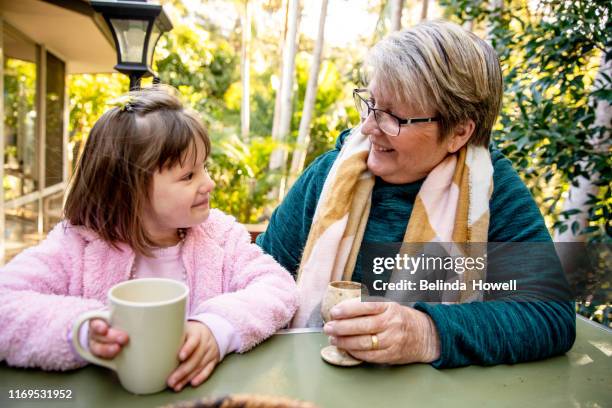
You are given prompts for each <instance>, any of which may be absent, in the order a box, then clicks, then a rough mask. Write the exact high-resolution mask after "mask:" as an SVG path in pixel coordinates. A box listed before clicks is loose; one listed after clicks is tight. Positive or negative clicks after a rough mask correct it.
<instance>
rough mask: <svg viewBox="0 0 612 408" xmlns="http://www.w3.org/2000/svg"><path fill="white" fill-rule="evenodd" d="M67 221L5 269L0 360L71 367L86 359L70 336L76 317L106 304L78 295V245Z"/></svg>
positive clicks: (0, 290) (1, 273)
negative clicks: (74, 258) (73, 249)
mask: <svg viewBox="0 0 612 408" xmlns="http://www.w3.org/2000/svg"><path fill="white" fill-rule="evenodd" d="M73 241H74V238H71V237H69V234H68V233H66V231H65V228H64V226H63V225H62V224H59V225H58V226H56V227H55V228H54V229H53V231H51V232H50V233H49V235H48V237H47V238H46V240H45V241H43V242H42V243H41V244H39V245H38V246H35V247H33V248H29V249H26V250H25V251H23V252H21V253H20V254H19V255H17V256H16V257H15V258H14V259H13V260H12V261H11V262H9V263H8V264H7V265H5V266H4V267H3V268H1V269H0V298H1V299H2V301H1V302H0V327H1V328H2V329H1V330H0V360H6V362H7V364H9V365H12V366H19V367H40V368H42V369H45V370H67V369H71V368H77V367H80V366H83V365H84V364H85V362H84V360H82V359H81V358H79V357H78V356H77V355H75V353H74V352H73V350H72V348H71V346H70V344H69V342H68V341H67V338H68V333H69V331H70V330H71V329H72V324H73V322H74V320H75V319H76V318H77V317H78V316H79V315H80V314H82V313H84V312H87V311H90V310H96V309H102V308H103V307H104V305H103V304H102V303H101V302H99V301H97V300H92V299H84V298H82V297H79V296H78V295H76V293H78V291H80V289H78V288H71V279H70V278H71V274H72V273H73V272H74V270H75V269H76V268H78V265H76V263H75V264H71V261H70V258H69V257H68V256H67V255H66V249H65V248H66V247H69V246H71V245H75V242H73Z"/></svg>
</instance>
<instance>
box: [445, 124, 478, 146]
mask: <svg viewBox="0 0 612 408" xmlns="http://www.w3.org/2000/svg"><path fill="white" fill-rule="evenodd" d="M474 129H476V124H475V123H474V121H473V120H472V119H468V120H467V121H465V122H464V123H460V124H459V125H457V126H455V129H454V130H453V134H452V135H451V137H449V138H448V144H447V150H448V152H449V153H456V152H457V151H458V150H459V149H461V148H462V147H463V146H465V145H466V143H467V142H468V141H469V140H470V137H472V134H474Z"/></svg>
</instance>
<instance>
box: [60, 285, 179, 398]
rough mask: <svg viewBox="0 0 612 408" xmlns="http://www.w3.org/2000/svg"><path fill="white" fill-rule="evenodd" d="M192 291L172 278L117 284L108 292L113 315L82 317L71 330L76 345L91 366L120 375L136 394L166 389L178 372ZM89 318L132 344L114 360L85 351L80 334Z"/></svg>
mask: <svg viewBox="0 0 612 408" xmlns="http://www.w3.org/2000/svg"><path fill="white" fill-rule="evenodd" d="M188 294H189V288H188V287H187V286H186V285H185V284H184V283H182V282H179V281H176V280H172V279H160V278H146V279H134V280H129V281H126V282H122V283H119V284H117V285H115V286H113V287H112V288H111V289H110V290H109V291H108V303H109V307H110V310H109V311H108V312H107V311H93V312H88V313H84V314H82V315H81V316H79V318H78V319H77V322H76V324H75V325H74V326H73V330H72V342H73V344H74V348H75V349H76V350H77V352H78V353H79V354H80V355H81V356H82V357H83V358H84V359H85V360H87V361H90V362H92V363H94V364H98V365H101V366H104V367H107V368H110V369H112V370H114V371H116V372H117V375H118V376H119V381H120V382H121V385H123V387H124V388H125V389H126V390H128V391H130V392H132V393H134V394H151V393H154V392H158V391H161V390H163V389H165V388H166V380H167V379H168V377H169V376H170V374H171V373H172V371H174V370H175V369H176V367H178V365H179V358H178V353H179V350H180V348H181V346H182V343H183V339H184V334H185V320H186V314H185V312H186V310H185V309H186V305H187V297H188ZM91 319H103V320H106V321H107V322H108V324H109V325H110V326H112V327H114V328H117V329H121V330H123V331H125V332H126V333H127V334H128V335H129V342H128V344H127V345H125V346H124V347H123V348H122V350H121V352H120V353H119V354H118V355H117V356H116V357H115V358H114V359H112V360H104V359H101V358H98V357H96V356H94V355H93V354H91V353H90V352H89V351H87V350H85V349H83V347H82V346H81V344H80V342H79V330H80V328H81V326H82V325H83V324H84V323H87V322H88V321H89V320H91Z"/></svg>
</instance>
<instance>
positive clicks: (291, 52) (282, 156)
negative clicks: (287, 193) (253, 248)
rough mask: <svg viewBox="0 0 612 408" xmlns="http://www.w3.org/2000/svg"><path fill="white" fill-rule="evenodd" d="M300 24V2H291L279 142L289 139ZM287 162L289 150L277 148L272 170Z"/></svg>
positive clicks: (271, 165)
mask: <svg viewBox="0 0 612 408" xmlns="http://www.w3.org/2000/svg"><path fill="white" fill-rule="evenodd" d="M298 24H299V0H289V18H288V31H287V38H286V40H285V49H284V51H283V76H282V86H281V99H280V104H281V106H280V119H279V127H278V139H277V140H278V141H279V142H281V143H282V142H286V141H287V139H288V135H289V131H290V127H291V116H292V113H293V111H292V103H291V97H292V93H293V77H294V70H295V54H296V51H297V46H296V38H297V32H298ZM286 160H287V150H286V149H285V147H284V146H280V147H278V148H276V149H275V150H274V151H273V152H272V155H271V156H270V170H279V169H283V168H284V166H285V162H286ZM283 193H284V186H283V185H281V186H280V188H279V191H278V194H279V196H281V195H282V194H283Z"/></svg>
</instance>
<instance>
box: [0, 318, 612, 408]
mask: <svg viewBox="0 0 612 408" xmlns="http://www.w3.org/2000/svg"><path fill="white" fill-rule="evenodd" d="M577 328H578V334H577V339H576V343H575V345H574V347H573V348H572V350H570V351H569V352H568V353H567V354H566V355H563V356H558V357H553V358H550V359H547V360H542V361H536V362H529V363H522V364H517V365H513V366H510V365H500V366H495V367H477V366H472V367H465V368H457V369H446V370H436V369H434V368H432V367H431V366H429V365H426V364H414V365H407V366H385V367H383V366H376V365H368V364H365V365H361V366H358V367H353V368H339V367H333V366H330V365H328V364H326V363H325V362H323V361H322V360H321V358H320V357H319V350H320V349H321V348H322V347H323V346H324V345H327V338H326V336H325V335H323V334H321V333H300V334H296V333H293V334H279V335H276V336H273V337H272V338H270V339H269V340H268V341H266V342H264V343H263V344H261V345H260V346H258V347H256V348H255V349H253V350H252V351H250V352H248V353H245V354H242V355H236V354H233V355H230V356H228V357H227V358H226V359H225V360H224V361H223V362H222V363H221V364H220V365H219V366H218V367H217V369H216V370H215V372H214V373H213V375H212V377H211V378H209V379H208V381H207V382H206V383H204V384H203V385H201V386H200V387H198V388H195V389H194V388H190V387H187V388H185V389H184V390H183V391H181V392H180V393H174V392H172V391H170V390H166V391H164V392H161V393H158V394H154V395H148V396H136V395H132V394H130V393H128V392H127V391H125V390H123V388H122V387H121V385H120V384H119V382H118V380H117V378H116V376H115V375H114V373H112V372H111V371H109V370H106V369H103V368H100V367H96V366H88V367H86V368H83V369H80V370H75V371H70V372H44V371H41V370H34V369H19V368H11V367H7V366H6V364H5V363H1V364H0V393H1V394H0V407H30V406H32V407H92V408H95V407H102V406H104V407H155V406H159V405H164V404H169V403H172V402H177V401H181V400H190V399H197V398H201V397H205V396H211V397H213V396H214V397H218V396H222V395H226V394H232V393H252V394H267V395H282V396H286V397H290V398H295V399H301V400H306V401H311V402H313V403H315V404H317V405H319V406H321V407H343V406H349V407H399V406H415V407H428V406H434V407H439V406H453V407H470V408H474V407H475V406H483V405H484V406H500V407H506V406H507V407H516V406H520V407H549V406H550V407H564V406H567V407H583V406H584V407H609V406H612V376H611V375H610V374H611V373H612V331H610V330H607V329H605V328H603V327H598V326H596V325H595V324H593V323H590V322H587V321H585V320H584V319H582V318H578V319H577ZM16 389H19V390H28V389H39V390H49V389H64V390H72V396H73V398H72V399H71V400H49V399H47V400H44V401H41V400H23V399H9V390H16Z"/></svg>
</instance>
